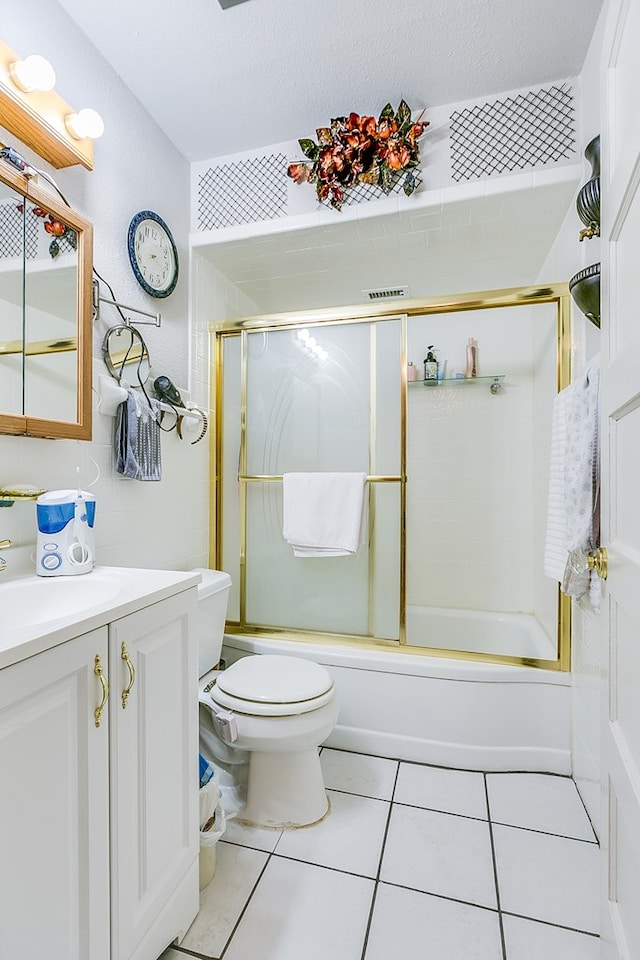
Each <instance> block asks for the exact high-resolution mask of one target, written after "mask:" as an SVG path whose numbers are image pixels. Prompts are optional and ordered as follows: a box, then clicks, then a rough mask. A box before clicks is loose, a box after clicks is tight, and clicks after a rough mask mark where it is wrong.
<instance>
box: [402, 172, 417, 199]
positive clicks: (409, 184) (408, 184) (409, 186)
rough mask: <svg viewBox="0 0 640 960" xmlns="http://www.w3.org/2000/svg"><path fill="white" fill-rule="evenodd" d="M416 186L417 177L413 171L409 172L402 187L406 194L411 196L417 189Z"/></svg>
mask: <svg viewBox="0 0 640 960" xmlns="http://www.w3.org/2000/svg"><path fill="white" fill-rule="evenodd" d="M415 188H416V178H415V177H414V175H413V174H412V173H411V172H409V173H408V174H407V175H406V177H405V178H404V184H403V185H402V189H403V190H404V192H405V193H406V195H407V196H408V197H410V196H411V194H412V193H413V191H414V190H415Z"/></svg>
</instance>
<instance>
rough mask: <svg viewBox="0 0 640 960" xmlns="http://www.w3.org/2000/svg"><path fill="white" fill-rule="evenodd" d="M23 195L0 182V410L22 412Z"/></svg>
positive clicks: (13, 412)
mask: <svg viewBox="0 0 640 960" xmlns="http://www.w3.org/2000/svg"><path fill="white" fill-rule="evenodd" d="M24 206H25V205H24V197H22V196H21V195H20V194H19V193H17V191H15V190H14V189H13V188H12V187H11V186H9V185H8V184H5V183H0V410H1V411H2V412H3V413H8V414H18V415H21V414H22V413H23V412H24V393H23V386H24V349H23V347H24V223H25V217H24Z"/></svg>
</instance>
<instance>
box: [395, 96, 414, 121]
mask: <svg viewBox="0 0 640 960" xmlns="http://www.w3.org/2000/svg"><path fill="white" fill-rule="evenodd" d="M396 120H397V121H398V124H399V125H400V126H402V125H403V124H405V123H406V122H407V120H411V108H410V106H409V104H408V103H407V101H406V100H401V101H400V103H399V104H398V112H397V113H396Z"/></svg>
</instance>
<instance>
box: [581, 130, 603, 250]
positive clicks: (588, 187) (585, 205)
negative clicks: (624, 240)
mask: <svg viewBox="0 0 640 960" xmlns="http://www.w3.org/2000/svg"><path fill="white" fill-rule="evenodd" d="M584 155H585V157H586V158H587V160H588V161H589V163H590V164H591V178H590V179H589V180H588V181H587V182H586V183H585V184H584V186H582V187H581V188H580V191H579V193H578V196H577V198H576V210H577V211H578V216H579V217H580V219H581V220H582V222H583V223H584V225H585V227H586V229H585V230H581V231H580V239H581V240H584V239H585V237H586V238H587V239H589V240H590V239H591V237H599V236H600V136H597V137H594V138H593V140H591V142H590V143H588V144H587V146H586V148H585V151H584Z"/></svg>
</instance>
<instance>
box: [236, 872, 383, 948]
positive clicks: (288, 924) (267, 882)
mask: <svg viewBox="0 0 640 960" xmlns="http://www.w3.org/2000/svg"><path fill="white" fill-rule="evenodd" d="M373 887H374V883H373V881H372V880H366V879H363V878H362V877H353V876H350V875H349V874H345V873H339V872H338V871H336V870H326V869H324V868H323V867H315V866H312V865H310V864H307V863H296V862H295V861H293V860H283V859H281V858H278V857H273V858H272V859H271V860H270V861H269V864H268V866H267V868H266V870H265V872H264V875H263V876H262V878H261V880H260V883H259V884H258V887H257V889H256V892H255V893H254V895H253V897H252V898H251V902H250V903H249V906H248V907H247V911H246V913H245V915H244V917H243V918H242V923H241V924H240V926H239V928H238V930H237V931H236V933H235V934H234V936H233V938H232V940H231V943H230V944H229V947H228V948H227V951H226V952H225V955H224V957H225V960H248V958H249V957H255V958H260V960H300V958H301V957H304V958H305V960H328V958H329V957H330V958H331V960H358V958H359V957H360V956H361V953H362V946H363V943H364V937H365V932H366V928H367V920H368V916H369V909H370V906H371V898H372V896H373Z"/></svg>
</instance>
